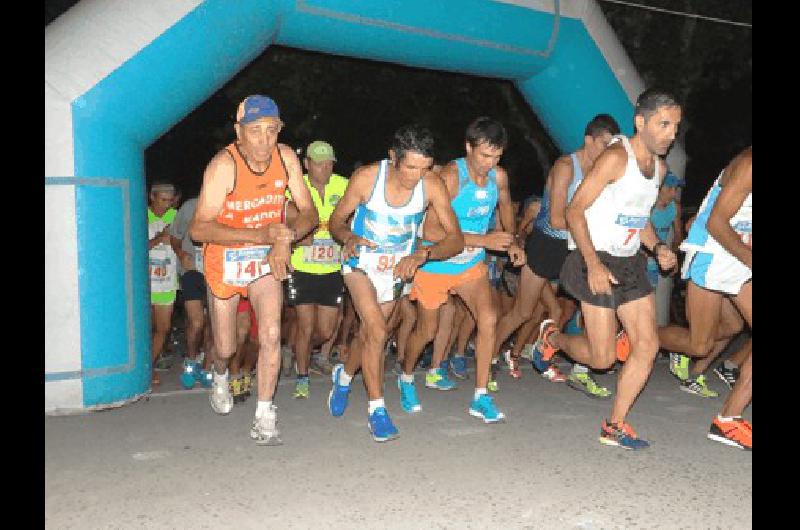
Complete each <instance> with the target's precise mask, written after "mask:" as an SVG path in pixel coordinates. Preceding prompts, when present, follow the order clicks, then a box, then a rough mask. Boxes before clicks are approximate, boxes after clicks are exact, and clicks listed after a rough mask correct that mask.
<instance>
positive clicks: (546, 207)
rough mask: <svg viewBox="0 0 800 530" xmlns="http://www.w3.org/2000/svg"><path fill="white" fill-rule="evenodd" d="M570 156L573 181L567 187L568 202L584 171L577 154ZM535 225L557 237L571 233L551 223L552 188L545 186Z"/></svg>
mask: <svg viewBox="0 0 800 530" xmlns="http://www.w3.org/2000/svg"><path fill="white" fill-rule="evenodd" d="M570 158H571V159H572V181H571V182H570V183H569V187H568V188H567V204H569V203H570V201H572V197H574V196H575V190H577V189H578V185H579V184H580V183H581V181H582V180H583V171H581V164H580V162H579V161H578V157H577V155H575V153H572V154H571V155H570ZM533 226H535V227H536V228H538V229H539V231H540V232H542V233H544V234H546V235H548V236H550V237H552V238H555V239H567V236H568V235H569V232H568V231H567V230H557V229H555V228H553V225H551V224H550V188H545V190H544V193H543V194H542V206H541V208H540V209H539V215H537V216H536V219H535V220H534V221H533Z"/></svg>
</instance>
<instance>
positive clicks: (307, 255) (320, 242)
mask: <svg viewBox="0 0 800 530" xmlns="http://www.w3.org/2000/svg"><path fill="white" fill-rule="evenodd" d="M340 260H341V248H340V247H339V245H338V244H336V242H335V241H334V240H333V239H315V240H314V243H313V244H312V245H311V246H309V247H303V261H304V262H305V263H308V264H311V265H336V264H337V263H339V261H340Z"/></svg>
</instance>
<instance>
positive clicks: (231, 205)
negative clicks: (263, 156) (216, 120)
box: [217, 142, 289, 228]
mask: <svg viewBox="0 0 800 530" xmlns="http://www.w3.org/2000/svg"><path fill="white" fill-rule="evenodd" d="M225 150H226V151H228V153H230V155H231V156H232V157H233V160H234V162H235V163H236V172H235V174H234V183H233V190H232V191H231V192H230V193H229V194H228V195H227V196H226V197H225V203H224V204H223V206H222V209H221V210H220V212H219V214H218V215H217V222H219V223H221V224H224V225H226V226H230V227H232V228H261V227H262V226H266V225H268V224H272V223H280V222H282V221H283V218H284V202H285V200H286V195H285V193H286V184H287V181H288V180H289V176H288V173H287V172H286V167H285V166H284V164H283V159H282V158H281V156H280V154H279V152H278V146H277V145H276V146H275V149H273V151H272V159H271V160H270V164H269V167H268V168H267V169H266V170H265V171H264V172H263V173H256V172H255V171H253V170H252V169H250V166H248V165H247V161H245V159H244V157H243V156H242V153H241V152H240V151H239V147H238V146H237V145H236V143H235V142H234V143H232V144H230V145H229V146H227V147H226V148H225Z"/></svg>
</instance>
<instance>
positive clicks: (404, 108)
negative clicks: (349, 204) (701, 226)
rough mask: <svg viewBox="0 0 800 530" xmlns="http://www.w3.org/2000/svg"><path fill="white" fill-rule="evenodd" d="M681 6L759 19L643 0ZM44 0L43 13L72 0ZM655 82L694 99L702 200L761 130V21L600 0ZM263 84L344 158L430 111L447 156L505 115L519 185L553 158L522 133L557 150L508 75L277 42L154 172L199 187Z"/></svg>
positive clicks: (300, 135) (284, 109)
mask: <svg viewBox="0 0 800 530" xmlns="http://www.w3.org/2000/svg"><path fill="white" fill-rule="evenodd" d="M636 2H637V3H640V4H649V5H652V6H656V7H664V8H668V9H673V10H677V11H685V12H693V13H699V14H703V15H708V16H714V17H719V18H726V19H729V20H736V21H743V22H748V23H750V22H751V21H752V7H751V5H750V2H746V1H744V0H702V1H698V0H636ZM75 3H76V2H75V1H74V0H46V1H45V25H47V24H48V23H49V22H51V21H52V20H53V19H54V18H55V17H57V16H58V15H59V14H61V13H62V12H63V11H65V10H66V9H68V8H69V7H71V6H72V5H74V4H75ZM599 3H600V6H601V8H602V9H603V11H604V13H605V15H606V16H607V18H608V20H609V23H610V24H611V26H612V27H613V28H614V30H615V31H616V32H617V35H618V37H619V39H620V41H621V42H622V44H623V46H624V47H625V49H626V51H627V52H628V54H629V55H630V57H631V59H632V60H633V62H634V64H635V65H636V67H637V69H638V70H639V72H640V74H641V75H642V77H643V79H644V81H645V84H646V85H647V86H651V85H653V84H658V85H660V86H664V87H667V88H669V89H672V90H673V91H675V92H676V93H677V95H678V96H679V99H681V100H682V101H683V103H684V113H685V120H686V121H687V125H688V126H687V128H686V132H685V136H684V138H683V140H684V147H685V149H686V151H687V154H688V155H689V164H688V166H687V171H686V176H687V179H688V182H689V184H688V186H687V189H686V190H685V193H684V203H685V204H687V205H697V204H698V203H699V202H700V200H702V197H703V196H704V195H705V193H706V191H707V189H708V187H709V185H710V183H711V180H713V178H715V177H716V175H717V173H718V172H719V171H720V170H721V169H722V167H724V165H725V164H726V163H727V162H728V160H729V159H730V158H731V157H732V156H733V155H734V154H736V153H737V152H738V151H740V150H741V149H742V148H743V147H745V146H747V145H749V144H750V143H751V142H752V131H751V127H752V125H751V124H752V51H751V50H752V29H751V28H741V27H736V26H732V25H726V24H719V23H713V22H708V21H700V20H697V19H692V18H689V17H680V16H674V15H668V14H664V13H655V12H653V11H646V10H642V9H637V8H634V7H630V6H622V5H617V4H613V3H606V2H602V1H601V2H599ZM251 93H264V94H267V95H270V96H271V97H273V98H274V99H275V100H276V101H277V102H278V104H279V106H280V107H281V113H282V117H283V119H284V121H285V122H286V124H287V125H286V128H285V129H284V131H283V132H282V133H281V141H283V142H285V143H288V144H290V145H292V146H293V147H303V146H305V145H306V144H307V143H308V142H309V141H310V140H314V139H317V138H323V139H326V140H329V141H330V142H331V143H332V144H333V146H334V148H335V149H336V150H337V157H338V159H339V163H338V164H337V167H336V170H337V172H340V173H342V174H344V175H348V174H349V172H350V170H351V168H352V164H353V163H354V162H356V161H372V160H376V159H378V158H380V157H383V156H385V150H386V147H387V145H388V140H389V138H390V135H391V133H392V132H393V131H394V130H395V129H396V128H397V127H398V126H400V125H402V124H404V123H407V122H411V121H421V122H423V123H425V124H426V125H428V126H429V127H431V129H432V130H433V132H434V134H435V135H436V137H437V143H438V145H437V147H438V157H439V158H441V159H442V160H448V159H451V158H454V157H456V156H460V154H461V149H462V145H463V131H464V128H465V126H466V124H467V123H468V122H469V121H470V120H471V119H472V118H474V117H476V116H478V115H481V114H489V115H493V116H495V117H497V118H499V119H500V120H502V121H503V122H504V123H505V125H506V127H507V128H508V129H509V132H510V134H511V144H510V146H509V148H508V150H507V152H506V153H507V154H506V155H505V156H504V159H503V161H502V164H503V165H504V166H505V167H506V168H507V169H508V170H509V173H510V175H511V178H512V191H513V193H514V194H515V195H517V197H525V196H527V195H529V194H530V193H537V194H539V193H541V187H542V184H543V177H544V174H543V169H542V168H541V164H540V163H538V162H537V157H536V154H535V152H534V150H533V148H532V147H531V146H530V144H529V143H527V142H526V141H525V140H524V138H523V136H524V135H525V134H527V135H529V136H531V137H533V139H534V141H535V142H536V143H538V144H539V145H540V146H541V148H542V153H543V155H544V156H545V157H546V158H547V159H548V161H549V162H552V161H553V160H555V158H556V157H557V156H558V155H559V153H558V151H557V149H556V148H555V146H554V144H553V142H552V141H551V140H550V139H549V137H548V136H547V133H546V132H544V130H543V128H542V126H541V124H540V123H539V122H538V119H537V118H536V116H535V114H534V113H533V112H531V110H530V109H529V107H528V106H527V104H526V103H525V102H524V100H523V99H522V97H521V96H520V95H519V93H518V92H517V91H516V89H514V87H513V85H511V83H509V82H507V81H502V80H494V79H485V78H475V77H470V76H463V75H458V74H452V73H444V72H436V71H430V70H421V69H415V68H408V67H403V66H398V65H392V64H388V63H378V62H371V61H364V60H358V59H351V58H345V57H338V56H332V55H325V54H318V53H312V52H307V51H302V50H296V49H291V48H284V47H279V46H272V47H270V48H268V49H267V50H266V51H265V52H264V53H263V54H262V55H261V56H259V57H258V58H257V59H256V60H255V61H253V62H252V63H251V64H250V65H249V66H248V67H247V68H245V69H244V70H242V71H241V72H240V73H239V74H237V75H236V76H235V77H234V78H233V79H231V80H230V81H229V82H228V83H227V84H226V85H225V86H224V87H222V88H221V89H220V90H219V91H217V92H216V93H215V94H214V95H212V96H211V97H210V98H209V99H208V100H206V102H205V103H204V104H203V105H201V106H200V107H198V108H197V109H195V110H194V111H193V112H192V113H190V114H189V115H188V116H187V117H186V118H184V120H183V121H181V122H180V123H178V124H176V125H175V126H174V127H173V128H172V129H170V130H169V131H167V132H166V133H165V134H164V135H162V137H161V138H160V139H159V140H158V141H156V142H155V143H154V144H153V145H151V146H150V148H148V149H147V151H146V153H145V157H146V171H147V179H148V181H151V180H153V179H155V178H166V179H170V180H173V181H174V182H176V183H177V184H179V185H180V186H181V187H182V188H183V190H184V192H185V194H184V197H188V196H192V195H193V194H195V193H196V192H197V191H198V190H199V186H200V180H201V178H202V172H203V169H204V167H205V165H206V163H207V162H208V160H210V158H211V157H212V156H213V155H214V153H215V152H216V151H217V150H218V149H220V148H221V147H223V146H224V145H226V144H227V143H229V142H230V141H231V140H232V139H233V128H232V124H233V114H234V112H235V108H236V105H237V104H238V102H239V101H240V100H241V99H242V98H243V97H244V96H246V95H248V94H251Z"/></svg>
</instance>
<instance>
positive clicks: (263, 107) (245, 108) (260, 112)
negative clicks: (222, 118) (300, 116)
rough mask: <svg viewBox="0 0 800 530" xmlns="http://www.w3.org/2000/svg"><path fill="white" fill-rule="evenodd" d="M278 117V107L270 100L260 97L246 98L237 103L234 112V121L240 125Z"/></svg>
mask: <svg viewBox="0 0 800 530" xmlns="http://www.w3.org/2000/svg"><path fill="white" fill-rule="evenodd" d="M280 117H281V114H280V112H279V111H278V105H276V104H275V102H274V101H272V99H271V98H268V97H267V96H261V95H255V96H247V97H246V98H244V100H243V101H242V102H241V103H239V108H238V110H237V111H236V121H237V122H238V123H241V124H247V123H250V122H253V121H255V120H258V119H260V118H278V119H280Z"/></svg>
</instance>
